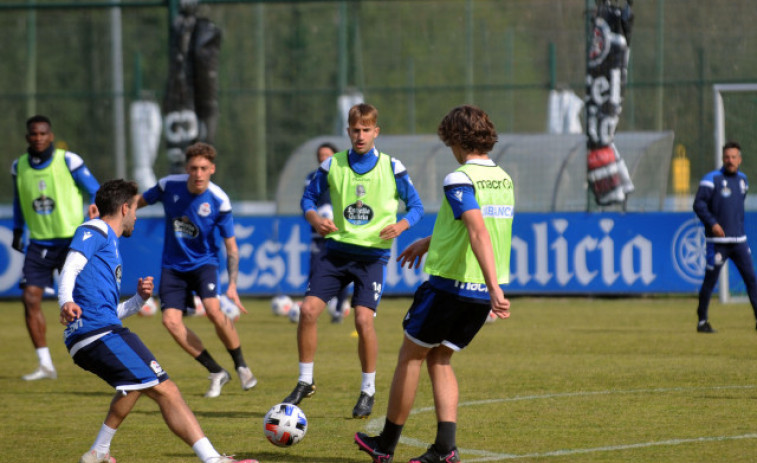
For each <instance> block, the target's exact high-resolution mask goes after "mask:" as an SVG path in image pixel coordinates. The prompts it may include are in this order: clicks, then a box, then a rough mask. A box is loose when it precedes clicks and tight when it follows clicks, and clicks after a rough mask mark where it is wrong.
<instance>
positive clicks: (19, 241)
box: [11, 161, 26, 252]
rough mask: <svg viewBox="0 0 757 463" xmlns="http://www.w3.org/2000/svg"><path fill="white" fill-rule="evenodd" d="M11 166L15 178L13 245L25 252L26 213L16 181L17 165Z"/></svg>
mask: <svg viewBox="0 0 757 463" xmlns="http://www.w3.org/2000/svg"><path fill="white" fill-rule="evenodd" d="M17 163H18V161H15V162H14V163H13V166H12V167H11V178H12V179H13V241H12V242H11V247H12V248H13V249H15V250H16V251H18V252H24V225H25V224H26V222H25V221H24V213H23V212H22V211H21V200H20V199H19V197H18V184H17V182H16V165H17Z"/></svg>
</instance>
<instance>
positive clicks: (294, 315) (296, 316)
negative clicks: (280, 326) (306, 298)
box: [287, 301, 302, 323]
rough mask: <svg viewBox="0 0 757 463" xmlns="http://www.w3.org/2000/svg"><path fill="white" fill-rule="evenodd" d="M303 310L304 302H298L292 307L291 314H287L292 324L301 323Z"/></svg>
mask: <svg viewBox="0 0 757 463" xmlns="http://www.w3.org/2000/svg"><path fill="white" fill-rule="evenodd" d="M301 308H302V301H297V302H295V303H293V304H292V307H290V308H289V313H288V314H287V316H288V317H289V321H290V322H292V323H299V322H300V309H301Z"/></svg>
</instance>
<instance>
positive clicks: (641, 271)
mask: <svg viewBox="0 0 757 463" xmlns="http://www.w3.org/2000/svg"><path fill="white" fill-rule="evenodd" d="M550 224H551V225H552V228H553V229H554V231H556V232H557V237H556V238H554V239H552V241H551V242H550V240H549V233H548V232H549V230H548V227H549V225H550ZM568 226H569V224H568V221H567V220H565V219H555V220H553V221H551V222H539V223H534V224H532V226H531V230H532V232H533V239H531V240H524V239H523V238H521V237H517V236H514V237H513V239H512V255H513V259H512V262H511V263H512V268H511V270H512V274H511V277H512V280H513V281H514V282H517V283H519V284H521V285H525V284H527V283H528V282H529V281H530V279H531V278H532V277H533V278H534V279H535V280H536V281H537V282H539V283H540V284H541V285H543V286H546V285H547V283H549V282H550V281H551V280H552V278H553V277H554V278H555V280H556V281H557V283H559V285H560V286H566V285H567V284H568V283H569V282H570V280H572V279H573V277H574V276H575V279H576V281H577V282H578V283H579V284H581V285H582V286H587V285H589V284H590V283H591V282H592V281H593V280H594V279H595V278H596V277H597V275H601V279H602V283H603V284H604V285H606V286H611V285H612V284H613V283H615V281H616V280H617V279H618V278H619V277H622V279H623V282H624V283H625V284H628V285H631V284H634V283H635V282H636V281H641V282H642V283H643V284H645V285H648V284H650V283H651V282H653V281H654V280H655V278H656V277H657V276H656V275H655V274H654V271H653V267H652V255H653V246H652V242H651V241H650V240H649V239H647V238H645V237H644V236H642V235H635V236H634V237H633V238H631V239H630V240H629V241H628V242H626V243H625V244H623V246H622V247H621V252H620V265H619V267H620V268H619V269H618V268H617V265H616V264H617V262H616V257H615V241H614V239H613V238H612V236H610V232H611V231H612V229H613V228H614V227H615V221H614V220H612V219H601V220H600V221H599V228H600V229H601V231H602V234H603V235H604V236H602V238H601V239H597V238H596V237H593V236H585V237H583V238H582V239H581V240H579V241H578V242H577V243H576V244H575V246H574V248H573V250H572V258H573V259H572V260H573V261H572V267H571V262H570V257H571V250H570V242H569V241H568V240H567V239H566V238H565V237H564V233H565V231H566V230H567V229H568ZM529 242H530V243H532V244H533V247H532V248H529V246H528V243H529ZM597 251H598V252H599V258H600V269H599V270H597V269H592V268H589V258H588V257H589V255H591V254H592V253H594V252H597ZM530 253H533V255H534V265H535V270H534V272H533V274H532V273H531V272H530V269H529V257H530ZM550 254H551V255H552V256H553V260H552V261H553V262H554V268H551V267H550ZM571 270H572V272H573V273H571ZM618 270H620V271H618ZM552 271H554V273H552Z"/></svg>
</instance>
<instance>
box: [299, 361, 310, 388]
mask: <svg viewBox="0 0 757 463" xmlns="http://www.w3.org/2000/svg"><path fill="white" fill-rule="evenodd" d="M297 381H302V382H303V383H305V384H313V362H309V363H302V362H300V377H299V378H298V379H297Z"/></svg>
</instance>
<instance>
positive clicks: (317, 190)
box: [300, 158, 338, 236]
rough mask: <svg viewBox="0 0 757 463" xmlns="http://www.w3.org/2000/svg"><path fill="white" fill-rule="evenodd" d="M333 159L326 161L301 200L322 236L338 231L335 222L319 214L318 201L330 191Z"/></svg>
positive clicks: (309, 219) (312, 223) (304, 212)
mask: <svg viewBox="0 0 757 463" xmlns="http://www.w3.org/2000/svg"><path fill="white" fill-rule="evenodd" d="M330 167H331V158H329V159H326V160H325V161H323V163H322V164H321V165H320V167H319V168H318V170H317V171H316V173H315V175H314V176H313V179H312V180H311V181H310V183H308V185H307V186H306V187H305V191H303V193H302V199H301V200H300V208H301V209H302V212H303V214H304V216H305V220H307V221H308V223H309V224H310V226H311V227H313V229H314V230H315V231H316V232H317V233H318V234H319V235H321V236H326V235H328V234H329V233H331V232H335V231H337V230H338V228H336V225H334V221H333V220H331V219H329V218H326V217H322V216H321V215H320V214H318V199H319V198H320V197H321V195H322V194H323V193H324V192H325V191H327V190H328V189H329V180H328V174H329V171H328V170H329V168H330Z"/></svg>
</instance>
